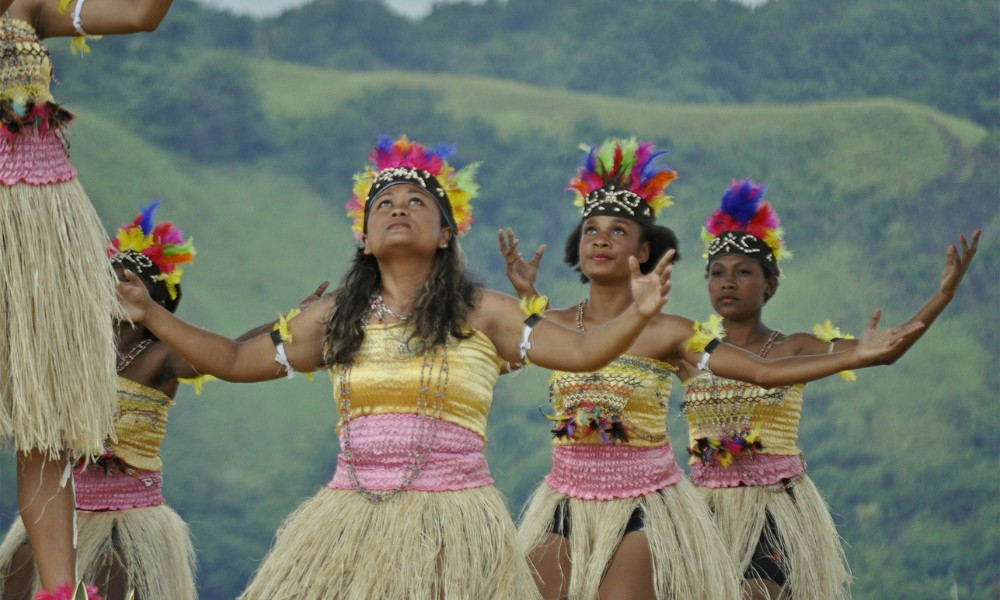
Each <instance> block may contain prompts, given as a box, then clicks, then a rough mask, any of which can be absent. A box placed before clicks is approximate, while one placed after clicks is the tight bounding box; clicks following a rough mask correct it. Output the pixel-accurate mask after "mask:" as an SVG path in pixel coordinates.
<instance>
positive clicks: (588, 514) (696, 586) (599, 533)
mask: <svg viewBox="0 0 1000 600" xmlns="http://www.w3.org/2000/svg"><path fill="white" fill-rule="evenodd" d="M559 506H562V507H563V510H564V511H565V510H566V509H567V508H568V510H569V519H570V523H571V526H570V537H569V552H570V562H571V564H572V569H571V572H570V574H569V580H570V582H569V597H570V598H571V599H572V600H594V599H596V598H597V597H598V588H599V587H600V585H601V582H602V580H603V578H604V574H605V571H606V570H607V568H608V565H609V564H610V563H611V560H612V559H613V558H614V554H615V551H616V550H617V548H618V545H619V544H620V543H621V540H622V537H623V536H624V534H625V529H626V526H627V525H628V522H629V520H630V518H631V516H632V514H633V513H634V512H635V511H639V512H640V513H641V515H642V520H643V524H644V528H643V530H642V532H643V533H644V534H645V535H646V540H647V542H648V543H649V549H650V553H651V555H652V562H653V579H654V582H653V586H654V589H655V591H656V598H657V600H681V599H685V600H687V599H695V600H697V599H701V600H719V599H725V598H732V599H735V598H737V597H738V589H737V582H736V579H735V578H734V577H733V571H734V570H735V569H734V567H733V566H732V565H731V563H730V562H729V559H728V557H727V556H725V555H724V554H722V553H721V552H720V547H721V544H722V542H721V539H720V538H719V535H718V533H717V531H716V529H715V525H714V523H713V521H712V517H711V515H710V514H709V512H708V509H707V508H706V506H705V503H704V501H703V500H702V499H701V497H699V495H698V493H697V492H696V491H695V489H694V487H693V486H692V485H691V483H690V482H689V481H688V480H687V479H681V480H680V481H678V482H677V483H676V484H675V485H671V486H668V487H666V488H664V489H662V490H660V491H657V492H653V493H651V494H647V495H645V496H639V497H636V498H624V499H616V500H582V499H578V498H572V497H569V496H566V495H564V494H561V493H559V492H557V491H555V490H554V489H552V488H551V487H549V486H548V485H547V484H546V483H544V482H543V483H542V484H541V485H539V486H538V488H536V490H535V492H534V493H533V494H532V496H531V499H530V500H529V501H528V504H527V507H526V508H525V512H524V514H523V515H522V519H521V524H520V526H519V528H518V542H519V543H520V544H521V549H522V551H523V552H524V553H525V554H526V555H529V556H530V553H531V552H532V550H533V549H535V548H537V547H539V546H540V545H541V544H542V542H544V540H545V538H546V536H547V535H548V534H549V533H550V532H552V531H553V526H554V525H555V514H556V508H557V507H559ZM720 555H721V557H720Z"/></svg>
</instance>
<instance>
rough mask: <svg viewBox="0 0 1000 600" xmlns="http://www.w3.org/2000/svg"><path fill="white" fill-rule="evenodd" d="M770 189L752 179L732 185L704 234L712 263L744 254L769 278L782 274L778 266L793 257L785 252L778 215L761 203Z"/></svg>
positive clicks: (709, 259) (707, 251)
mask: <svg viewBox="0 0 1000 600" xmlns="http://www.w3.org/2000/svg"><path fill="white" fill-rule="evenodd" d="M766 189H767V186H765V185H758V184H756V183H754V182H753V181H751V180H750V179H741V180H740V181H734V182H733V183H732V184H730V186H729V189H727V190H726V193H725V194H723V196H722V205H721V206H720V208H719V209H718V210H716V211H715V212H713V213H712V215H711V216H710V217H708V220H707V221H706V222H705V227H704V228H703V229H702V231H701V237H702V240H704V242H705V247H706V251H705V257H706V258H707V259H708V262H709V263H711V262H712V259H713V258H715V257H716V256H722V255H724V254H743V255H745V256H749V257H750V258H752V259H754V260H756V261H757V262H759V263H760V265H761V266H762V267H763V268H764V272H765V273H766V274H767V275H772V276H775V277H777V276H778V275H780V274H781V269H780V268H779V266H778V263H779V261H780V260H781V259H782V257H785V256H790V255H791V254H790V253H789V252H788V251H787V250H786V249H785V248H784V239H783V236H784V231H783V230H782V229H781V222H780V221H779V220H778V215H777V213H775V212H774V210H773V209H772V208H771V205H770V203H768V202H761V198H763V196H764V191H765V190H766Z"/></svg>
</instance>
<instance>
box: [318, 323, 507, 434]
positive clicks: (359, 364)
mask: <svg viewBox="0 0 1000 600" xmlns="http://www.w3.org/2000/svg"><path fill="white" fill-rule="evenodd" d="M405 336H406V328H405V323H393V324H390V325H386V326H382V325H369V326H368V330H367V333H366V334H365V339H364V341H363V342H362V344H361V348H360V349H359V350H358V352H357V354H356V355H355V357H354V362H353V364H352V365H351V367H350V369H349V376H348V377H347V378H346V381H342V366H341V365H334V366H333V367H331V368H330V378H331V379H332V380H333V389H334V401H335V402H339V403H340V406H339V407H338V408H339V410H340V412H341V413H344V412H345V411H346V412H347V414H348V416H349V417H350V418H356V417H359V416H362V415H384V414H430V415H432V416H434V417H436V418H440V419H442V420H444V421H447V422H449V423H453V424H455V425H458V426H460V427H464V428H466V429H468V430H470V431H472V432H474V433H476V434H478V435H479V436H480V437H482V438H483V439H484V440H485V439H486V417H487V415H488V414H489V411H490V405H491V404H492V403H493V388H494V386H496V383H497V378H498V377H499V376H500V357H499V355H498V354H497V349H496V347H495V346H494V345H493V342H492V341H491V340H490V339H489V338H488V337H486V335H485V334H483V333H482V332H480V331H475V330H474V331H472V336H471V337H468V338H466V339H464V340H456V339H452V340H451V341H450V342H449V344H448V347H447V351H444V350H442V349H436V350H433V351H431V352H430V353H429V354H428V356H426V357H425V356H424V355H423V354H416V353H411V352H409V351H407V350H406V349H405V347H404V346H405V340H406V337H405ZM342 387H346V388H347V389H346V397H347V400H348V401H349V403H350V406H349V410H348V407H346V406H344V404H345V402H344V400H343V399H342V396H341V388H342ZM436 407H439V408H436ZM341 424H342V423H341ZM341 424H338V425H337V430H338V431H339V430H340V426H341Z"/></svg>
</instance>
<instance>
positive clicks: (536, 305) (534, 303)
mask: <svg viewBox="0 0 1000 600" xmlns="http://www.w3.org/2000/svg"><path fill="white" fill-rule="evenodd" d="M548 305H549V298H548V296H525V297H524V298H521V304H520V306H521V312H522V313H524V316H526V317H530V316H531V315H538V316H544V315H545V309H546V308H547V307H548Z"/></svg>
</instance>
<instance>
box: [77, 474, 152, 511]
mask: <svg viewBox="0 0 1000 600" xmlns="http://www.w3.org/2000/svg"><path fill="white" fill-rule="evenodd" d="M129 471H130V473H122V472H121V471H119V470H117V469H116V468H114V467H112V468H110V469H109V470H108V472H107V473H105V472H104V467H102V466H100V465H94V464H92V465H89V466H88V467H87V468H85V469H82V470H76V471H74V472H73V483H74V485H75V486H76V508H77V509H79V510H92V511H99V510H127V509H129V508H145V507H147V506H159V505H161V504H164V500H163V476H162V475H161V474H160V472H159V471H143V470H140V469H131V468H130V469H129Z"/></svg>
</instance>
